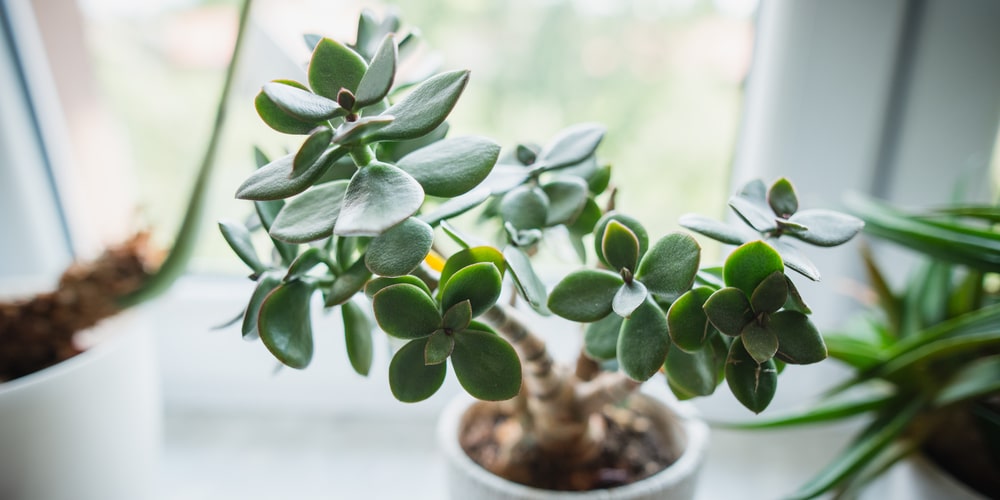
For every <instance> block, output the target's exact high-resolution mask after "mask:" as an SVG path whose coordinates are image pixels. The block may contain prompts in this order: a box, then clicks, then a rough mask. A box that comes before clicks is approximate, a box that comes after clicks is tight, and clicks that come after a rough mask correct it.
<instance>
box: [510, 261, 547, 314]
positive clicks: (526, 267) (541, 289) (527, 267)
mask: <svg viewBox="0 0 1000 500" xmlns="http://www.w3.org/2000/svg"><path fill="white" fill-rule="evenodd" d="M503 257H504V260H505V261H506V262H507V270H508V271H509V272H510V276H511V277H512V278H513V279H514V287H515V288H516V289H517V292H518V293H519V294H520V295H521V298H523V299H524V300H526V301H527V302H528V305H530V306H531V308H532V309H534V310H535V311H536V312H538V313H539V314H542V315H548V314H550V313H549V309H548V307H546V306H545V300H546V298H547V297H546V294H545V284H544V283H542V280H541V278H539V277H538V275H537V274H536V273H535V269H534V267H532V265H531V260H530V259H529V258H528V255H527V254H525V253H524V251H523V250H521V249H520V248H517V247H515V246H508V247H506V248H504V250H503Z"/></svg>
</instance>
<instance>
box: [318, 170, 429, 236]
mask: <svg viewBox="0 0 1000 500" xmlns="http://www.w3.org/2000/svg"><path fill="white" fill-rule="evenodd" d="M423 202H424V190H423V188H421V187H420V184H418V183H417V181H416V180H414V179H413V177H411V176H410V174H408V173H406V172H403V171H402V170H400V169H399V168H398V167H396V166H394V165H389V164H388V163H372V164H371V165H368V166H367V167H364V168H362V169H360V170H358V171H357V173H355V174H354V177H353V178H351V182H350V184H349V185H348V186H347V193H346V194H345V196H344V205H343V207H342V208H341V210H340V216H339V217H338V218H337V224H336V226H334V229H333V232H334V234H336V235H338V236H378V235H379V234H381V233H382V232H383V231H385V230H386V229H389V228H390V227H392V226H395V225H396V224H399V223H400V222H403V221H404V220H406V218H407V217H409V216H411V215H413V214H414V213H416V211H417V209H419V208H420V205H421V204H422V203H423Z"/></svg>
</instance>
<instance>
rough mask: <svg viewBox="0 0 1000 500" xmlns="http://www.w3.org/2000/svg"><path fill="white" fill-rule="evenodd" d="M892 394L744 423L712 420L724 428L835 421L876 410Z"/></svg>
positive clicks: (889, 399) (836, 401) (826, 405)
mask: <svg viewBox="0 0 1000 500" xmlns="http://www.w3.org/2000/svg"><path fill="white" fill-rule="evenodd" d="M895 397H896V395H895V394H884V393H876V394H864V395H863V396H859V397H853V398H851V399H848V400H835V401H823V402H821V403H818V404H816V405H814V406H811V407H809V408H808V409H806V410H799V411H794V412H789V413H785V414H781V415H775V416H773V417H771V418H764V419H761V418H755V419H753V420H749V421H746V422H712V426H713V427H715V426H718V427H722V428H726V429H776V428H782V427H791V426H794V425H808V424H818V423H822V422H836V421H842V420H844V419H847V418H849V417H853V416H856V415H861V414H863V413H868V412H870V411H876V410H879V409H880V408H883V407H885V406H886V405H887V404H888V403H889V402H890V401H892V400H893V398H895Z"/></svg>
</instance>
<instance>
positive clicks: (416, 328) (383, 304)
mask: <svg viewBox="0 0 1000 500" xmlns="http://www.w3.org/2000/svg"><path fill="white" fill-rule="evenodd" d="M372 310H373V311H374V312H375V321H376V322H377V323H378V326H379V328H381V329H382V331H384V332H385V333H388V334H389V335H392V336H393V337H396V338H401V339H416V338H421V337H426V336H428V335H430V334H431V333H433V332H434V330H437V329H438V328H440V327H441V312H440V311H438V308H437V304H435V303H434V300H433V299H431V298H430V297H428V296H427V294H426V293H424V291H423V290H421V289H420V288H419V287H416V286H413V285H409V284H405V283H404V284H398V285H391V286H387V287H385V288H383V289H382V290H379V292H378V293H376V294H375V296H374V297H372Z"/></svg>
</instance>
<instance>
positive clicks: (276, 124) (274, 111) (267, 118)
mask: <svg viewBox="0 0 1000 500" xmlns="http://www.w3.org/2000/svg"><path fill="white" fill-rule="evenodd" d="M272 83H275V84H278V85H283V86H285V87H289V88H295V89H297V90H301V91H302V92H305V93H310V92H309V91H308V90H305V86H304V85H302V84H301V83H298V82H293V81H283V80H276V81H275V82H272ZM334 104H336V103H334ZM338 107H339V106H338ZM254 108H256V109H257V115H258V116H260V119H261V120H263V122H264V123H265V124H266V125H267V126H268V127H271V128H272V129H274V130H276V131H278V132H281V133H283V134H296V135H305V134H308V133H309V132H311V131H312V129H314V128H316V125H317V124H318V123H319V121H318V120H317V121H313V120H308V121H303V120H300V119H298V118H295V117H294V116H292V115H290V114H288V112H287V111H285V110H284V109H282V108H281V107H280V106H278V104H277V103H275V102H274V100H272V99H271V98H270V97H269V96H268V95H267V93H266V92H264V91H263V90H261V91H260V92H258V93H257V97H256V98H254Z"/></svg>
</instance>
